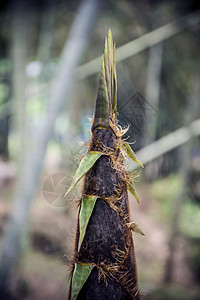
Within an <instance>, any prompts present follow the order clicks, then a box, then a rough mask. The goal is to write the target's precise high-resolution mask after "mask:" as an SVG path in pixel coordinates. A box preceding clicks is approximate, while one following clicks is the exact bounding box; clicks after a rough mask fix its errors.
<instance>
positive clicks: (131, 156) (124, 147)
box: [122, 142, 144, 168]
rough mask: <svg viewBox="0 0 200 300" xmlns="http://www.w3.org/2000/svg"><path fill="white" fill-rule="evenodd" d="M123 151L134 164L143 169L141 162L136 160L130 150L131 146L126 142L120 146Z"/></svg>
mask: <svg viewBox="0 0 200 300" xmlns="http://www.w3.org/2000/svg"><path fill="white" fill-rule="evenodd" d="M122 147H123V149H124V150H125V151H126V154H127V156H128V157H129V158H130V159H132V160H133V161H134V162H135V163H136V164H138V165H140V166H141V167H142V168H144V166H143V164H142V163H141V161H140V160H139V159H138V158H137V156H136V155H135V153H134V151H133V150H132V148H131V146H130V145H129V143H127V142H123V144H122Z"/></svg>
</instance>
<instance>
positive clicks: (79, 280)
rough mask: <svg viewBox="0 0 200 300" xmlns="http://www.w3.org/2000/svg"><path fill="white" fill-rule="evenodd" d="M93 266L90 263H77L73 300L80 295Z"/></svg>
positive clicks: (73, 280)
mask: <svg viewBox="0 0 200 300" xmlns="http://www.w3.org/2000/svg"><path fill="white" fill-rule="evenodd" d="M93 267H94V266H93V265H90V264H77V263H75V268H74V272H73V277H72V294H71V300H75V299H76V298H77V297H78V294H79V292H80V290H81V289H82V287H83V285H84V283H85V282H86V281H87V279H88V277H89V275H90V273H91V271H92V269H93Z"/></svg>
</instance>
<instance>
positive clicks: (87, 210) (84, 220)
mask: <svg viewBox="0 0 200 300" xmlns="http://www.w3.org/2000/svg"><path fill="white" fill-rule="evenodd" d="M97 198H98V197H97V196H83V197H82V201H81V210H80V215H79V231H80V235H79V243H78V251H79V250H80V247H81V244H82V241H83V238H84V236H85V233H86V229H87V225H88V222H89V220H90V217H91V215H92V212H93V209H94V206H95V203H96V200H97Z"/></svg>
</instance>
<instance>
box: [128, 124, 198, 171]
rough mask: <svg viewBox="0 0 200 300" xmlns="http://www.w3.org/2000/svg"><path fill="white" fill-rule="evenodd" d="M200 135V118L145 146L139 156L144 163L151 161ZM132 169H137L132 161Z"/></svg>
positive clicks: (130, 164)
mask: <svg viewBox="0 0 200 300" xmlns="http://www.w3.org/2000/svg"><path fill="white" fill-rule="evenodd" d="M199 135H200V119H197V120H195V121H194V122H192V123H191V124H190V125H189V126H188V127H181V128H179V129H177V130H175V131H173V132H171V133H169V134H168V135H166V136H164V137H162V138H160V139H159V140H157V141H155V142H153V143H151V144H149V145H147V146H145V147H144V148H142V149H141V150H139V151H137V152H136V155H137V157H138V158H139V159H140V160H141V161H142V162H143V165H145V164H147V163H149V162H151V161H152V160H153V159H156V158H158V157H160V156H162V155H163V154H165V153H167V152H169V151H171V150H173V149H175V148H177V147H179V146H181V145H183V144H185V143H187V142H188V141H189V140H190V139H191V138H193V137H196V136H199ZM129 166H130V169H131V170H135V169H137V168H138V167H137V165H136V164H135V163H133V162H131V161H130V163H129Z"/></svg>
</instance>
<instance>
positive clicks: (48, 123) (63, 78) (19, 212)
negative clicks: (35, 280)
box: [0, 0, 102, 299]
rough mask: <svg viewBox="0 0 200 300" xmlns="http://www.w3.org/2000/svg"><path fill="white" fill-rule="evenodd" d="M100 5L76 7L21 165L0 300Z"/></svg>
mask: <svg viewBox="0 0 200 300" xmlns="http://www.w3.org/2000/svg"><path fill="white" fill-rule="evenodd" d="M101 3H102V1H100V0H85V1H83V2H82V4H81V6H80V7H79V10H78V12H77V15H76V18H75V20H74V23H73V26H72V28H71V31H70V34H69V38H68V40H67V42H66V44H65V46H64V49H63V52H62V55H61V58H60V64H59V66H60V67H59V70H58V73H57V76H56V78H55V80H54V82H53V85H52V89H51V92H50V94H49V101H48V107H47V113H46V119H45V122H44V125H43V127H42V128H40V129H39V130H38V132H37V136H36V139H35V141H34V144H33V147H32V150H31V151H30V153H29V155H28V157H27V159H26V161H25V163H24V168H23V170H22V176H21V178H20V181H19V183H18V188H17V191H16V195H15V198H14V203H13V207H12V211H11V215H10V218H9V221H8V223H7V226H6V228H5V232H4V236H3V242H2V249H1V259H0V298H2V299H4V298H3V295H4V293H5V291H6V289H7V288H8V282H9V279H10V275H11V271H12V270H13V268H14V266H15V263H16V261H17V258H18V256H19V254H20V250H21V244H22V237H23V235H24V232H25V229H26V227H27V222H28V217H29V212H30V208H31V203H32V201H33V197H34V194H35V192H36V190H37V187H38V183H39V178H40V173H41V171H42V165H43V161H44V157H45V152H46V148H47V144H48V141H49V139H50V138H51V135H52V132H53V127H54V123H55V121H56V119H57V117H58V115H59V113H60V112H61V111H62V109H63V107H64V105H65V104H66V99H68V98H69V92H70V90H71V86H72V84H73V82H74V80H75V73H74V70H75V69H76V68H77V66H78V65H79V63H80V60H81V57H82V55H83V53H84V50H85V49H86V46H87V44H88V41H89V37H90V36H91V33H92V29H93V27H94V23H95V21H96V20H97V15H98V13H99V11H100V9H99V8H100V4H101ZM68 102H69V99H68ZM1 296H2V297H1Z"/></svg>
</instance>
